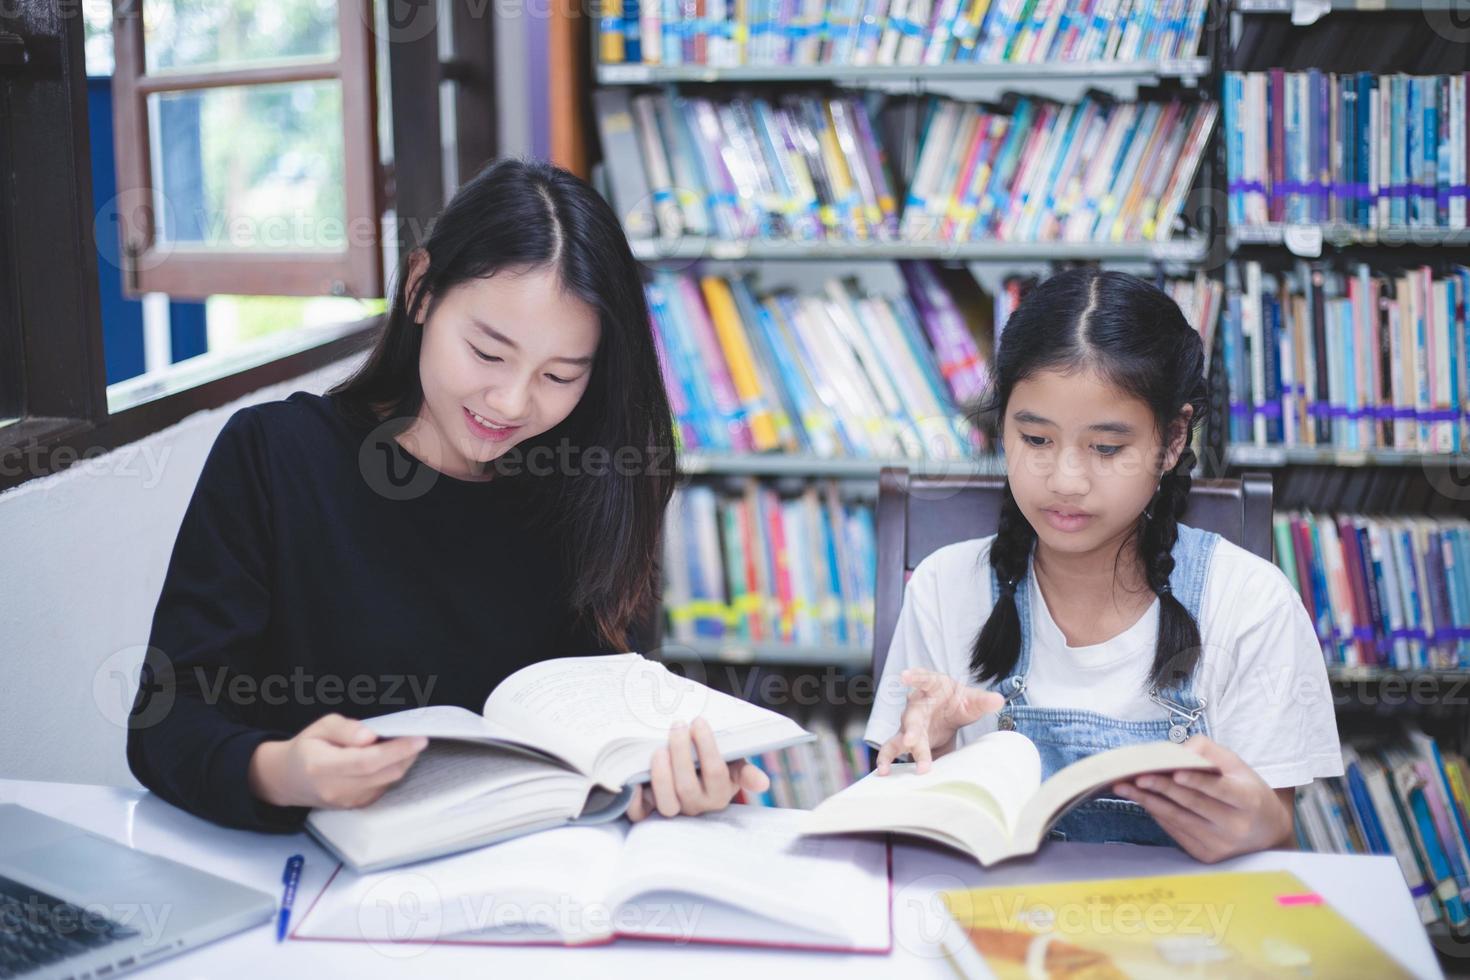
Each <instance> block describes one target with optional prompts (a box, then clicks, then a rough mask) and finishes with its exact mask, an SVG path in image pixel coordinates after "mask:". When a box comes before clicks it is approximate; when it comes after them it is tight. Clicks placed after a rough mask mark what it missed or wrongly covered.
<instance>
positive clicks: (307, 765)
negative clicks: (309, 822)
mask: <svg viewBox="0 0 1470 980" xmlns="http://www.w3.org/2000/svg"><path fill="white" fill-rule="evenodd" d="M428 744H429V740H428V739H427V738H423V737H422V736H419V737H415V738H385V739H379V738H378V735H377V733H376V732H374V731H373V730H372V729H371V728H369V727H368V726H367V725H365V724H363V723H362V722H360V721H358V720H356V719H354V718H347V717H344V716H343V715H339V714H336V713H335V712H334V713H333V714H329V715H323V716H322V717H320V718H318V719H317V720H316V721H314V722H312V723H311V724H310V725H307V726H306V727H305V728H303V729H302V730H301V731H300V732H299V733H298V734H297V735H296V737H295V738H292V739H291V740H289V741H286V742H279V741H277V742H262V743H260V745H258V746H256V749H255V752H254V754H252V755H251V757H250V769H249V780H250V790H251V792H253V793H254V794H255V795H256V796H257V797H258V798H259V799H262V800H264V801H265V802H267V803H272V804H275V805H276V806H309V807H333V808H341V809H351V808H353V807H359V806H366V805H367V804H369V803H372V802H373V801H374V800H376V799H377V798H378V797H380V796H382V795H383V794H384V793H385V792H387V790H388V787H389V786H392V785H393V784H394V783H396V782H398V780H400V779H402V778H403V774H404V773H406V772H408V768H409V766H411V765H413V763H414V760H415V759H417V758H418V756H419V753H420V752H422V751H423V749H424V746H426V745H428Z"/></svg>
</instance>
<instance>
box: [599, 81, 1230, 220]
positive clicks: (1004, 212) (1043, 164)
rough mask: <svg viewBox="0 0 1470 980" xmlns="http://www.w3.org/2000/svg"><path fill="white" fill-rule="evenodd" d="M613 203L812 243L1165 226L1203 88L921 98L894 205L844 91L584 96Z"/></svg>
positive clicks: (653, 216) (1190, 167)
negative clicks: (1190, 93) (909, 172)
mask: <svg viewBox="0 0 1470 980" xmlns="http://www.w3.org/2000/svg"><path fill="white" fill-rule="evenodd" d="M594 100H595V102H596V106H597V117H598V127H599V131H600V133H601V137H602V147H603V154H604V157H605V159H606V161H607V163H608V167H607V173H608V178H609V181H610V184H611V186H610V191H611V195H612V201H613V205H614V207H615V208H616V210H617V211H618V213H619V214H620V215H621V216H622V219H623V222H624V227H625V229H626V231H627V233H628V235H629V237H630V238H632V239H649V238H653V237H655V236H661V237H663V238H668V239H677V238H680V237H682V236H695V237H705V236H707V237H710V238H715V239H720V240H749V239H757V238H765V239H776V240H786V241H795V242H806V243H820V242H824V241H829V242H854V243H862V242H884V241H894V240H902V241H909V242H913V241H918V242H956V243H959V242H974V241H995V240H1000V241H1016V242H1041V241H1066V242H1157V241H1166V240H1168V239H1170V238H1171V237H1172V236H1173V234H1174V230H1175V222H1176V219H1177V218H1178V217H1179V215H1180V213H1181V210H1182V208H1183V205H1184V202H1185V199H1186V197H1187V195H1188V193H1189V191H1190V188H1191V186H1192V184H1193V182H1194V175H1195V172H1196V170H1197V169H1198V167H1199V164H1200V159H1201V156H1202V154H1203V152H1204V149H1205V145H1206V143H1207V142H1208V139H1209V135H1210V131H1211V129H1212V128H1213V126H1214V123H1215V117H1216V114H1217V106H1216V103H1214V102H1212V101H1185V100H1181V99H1171V100H1149V101H1142V102H1119V101H1116V100H1114V99H1112V98H1111V97H1107V96H1102V95H1098V94H1094V93H1089V94H1088V95H1086V96H1085V97H1084V98H1083V99H1082V100H1081V101H1080V102H1077V103H1066V102H1056V101H1052V100H1048V99H1043V98H1039V97H1036V96H1031V95H1017V94H1008V95H1006V96H1005V97H1004V98H1003V99H1001V100H1000V101H999V102H998V103H975V102H958V101H954V100H950V99H944V98H930V99H927V100H925V101H924V102H923V104H922V105H921V107H920V108H921V110H922V115H923V117H924V119H923V122H922V125H921V128H920V133H921V136H920V141H919V145H918V148H917V149H918V153H917V164H916V168H915V172H914V177H913V180H912V182H911V183H910V185H909V187H908V188H907V192H906V194H905V195H904V197H903V200H902V203H901V206H900V203H899V201H898V198H897V196H896V191H895V187H896V186H897V185H896V184H895V182H894V180H893V179H892V177H891V176H890V174H889V172H888V168H887V166H886V164H885V160H886V159H887V155H886V151H885V148H884V147H883V146H881V145H880V144H879V142H878V141H877V139H876V137H875V133H876V132H878V131H879V127H878V126H877V125H876V124H875V121H874V119H873V118H872V117H871V115H870V113H869V110H868V107H867V105H866V104H865V103H864V102H863V101H862V100H860V99H859V98H858V97H856V96H854V95H850V94H849V95H836V96H831V95H814V94H807V95H802V94H796V93H787V94H784V95H782V96H780V97H779V98H778V99H777V100H775V101H774V102H773V101H772V100H770V99H767V98H765V97H760V96H755V97H749V98H746V97H729V98H721V99H714V98H704V97H691V96H684V95H677V94H665V93H644V94H639V95H630V94H629V93H628V92H627V91H625V90H622V89H598V90H597V91H596V92H595V93H594Z"/></svg>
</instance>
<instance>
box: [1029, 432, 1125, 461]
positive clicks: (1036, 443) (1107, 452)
mask: <svg viewBox="0 0 1470 980" xmlns="http://www.w3.org/2000/svg"><path fill="white" fill-rule="evenodd" d="M1021 441H1022V442H1024V443H1025V444H1026V445H1028V446H1031V447H1032V448H1034V449H1040V448H1041V447H1042V446H1044V445H1046V442H1047V439H1046V436H1028V435H1024V434H1023V435H1022V436H1021ZM1092 448H1093V449H1096V450H1097V452H1098V455H1100V456H1116V455H1117V454H1118V453H1119V452H1120V451H1121V450H1122V448H1123V447H1122V446H1093V447H1092Z"/></svg>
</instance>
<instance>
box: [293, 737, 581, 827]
mask: <svg viewBox="0 0 1470 980" xmlns="http://www.w3.org/2000/svg"><path fill="white" fill-rule="evenodd" d="M536 783H545V784H548V785H551V786H557V787H561V786H565V787H566V789H567V791H568V792H570V793H572V794H573V795H575V793H576V792H578V791H579V790H580V792H581V793H582V795H583V797H584V798H585V795H586V791H587V790H588V789H590V786H589V785H588V783H587V780H586V778H585V777H582V776H579V775H578V774H576V773H573V772H569V771H568V770H566V769H563V768H561V767H560V766H558V765H557V764H555V763H553V762H549V761H546V760H542V759H538V758H536V757H534V756H531V755H526V754H524V753H520V752H516V751H513V750H509V749H504V748H500V747H497V746H488V745H475V744H472V743H468V742H459V741H453V740H446V741H443V742H437V741H434V742H430V743H429V745H428V746H427V747H426V748H425V749H424V750H423V751H422V752H420V753H419V756H418V758H417V759H416V760H414V763H413V765H412V766H410V767H409V769H408V772H407V773H405V774H404V776H403V778H402V779H400V780H399V781H398V782H396V783H394V784H393V785H392V786H390V787H388V789H387V790H386V791H385V792H384V793H383V795H382V796H380V797H378V799H377V800H376V801H374V802H373V803H372V804H370V805H369V806H366V807H357V808H352V809H329V808H317V809H315V810H313V811H312V812H311V814H310V818H309V819H310V820H311V822H312V823H313V824H314V825H315V826H316V827H317V828H318V830H320V831H321V832H322V833H323V834H325V835H327V836H329V837H332V838H333V839H334V841H340V842H341V844H342V846H344V848H346V847H353V846H361V845H362V844H365V843H368V842H370V841H371V840H372V838H373V837H374V836H375V835H381V834H386V833H392V834H400V835H404V836H406V837H414V836H415V834H414V829H415V828H417V827H419V826H420V825H422V824H423V823H424V822H425V821H429V820H435V819H437V818H442V817H443V815H444V814H446V813H447V812H449V811H451V810H453V808H455V807H456V806H459V805H462V804H464V803H466V802H467V801H471V800H475V799H478V798H480V797H484V796H487V795H490V794H497V795H498V796H502V797H503V796H505V794H506V793H507V791H509V790H510V789H512V788H513V787H517V786H522V785H530V784H536Z"/></svg>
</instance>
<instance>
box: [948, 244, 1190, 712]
mask: <svg viewBox="0 0 1470 980" xmlns="http://www.w3.org/2000/svg"><path fill="white" fill-rule="evenodd" d="M1204 364H1205V352H1204V344H1203V342H1202V341H1201V340H1200V335H1199V333H1198V332H1197V331H1196V330H1195V329H1194V328H1193V327H1191V326H1190V325H1189V322H1188V321H1187V320H1186V319H1185V318H1184V314H1183V313H1182V312H1181V311H1180V309H1179V305H1178V304H1177V303H1175V302H1174V301H1173V300H1172V299H1170V298H1169V296H1168V295H1167V294H1165V293H1164V292H1163V291H1162V290H1160V289H1158V288H1157V287H1156V286H1153V285H1152V284H1150V283H1149V282H1147V281H1145V280H1143V279H1140V278H1138V277H1137V276H1132V275H1128V274H1126V273H1122V272H1104V271H1101V270H1099V269H1096V268H1093V267H1089V266H1084V267H1079V268H1073V269H1068V270H1067V271H1065V272H1059V273H1057V274H1056V275H1054V276H1052V277H1051V278H1049V279H1047V280H1045V281H1043V282H1042V283H1040V284H1039V285H1037V286H1035V287H1034V288H1033V289H1032V290H1031V291H1030V292H1029V293H1027V294H1026V295H1025V297H1024V298H1023V299H1022V300H1021V302H1020V303H1019V304H1018V305H1017V306H1016V309H1015V310H1014V311H1013V312H1012V313H1011V316H1010V318H1009V319H1008V320H1007V321H1006V324H1005V327H1004V329H1003V330H1002V332H1001V341H1000V347H999V350H997V351H996V357H995V365H994V368H993V371H992V381H991V387H990V389H989V391H988V392H987V394H986V396H985V397H984V399H983V400H982V401H981V402H980V404H979V405H978V406H977V407H976V411H975V414H976V417H977V421H980V422H982V423H989V424H993V425H999V424H1001V423H1003V421H1004V419H1005V412H1006V405H1007V403H1008V402H1009V400H1010V396H1011V391H1012V390H1013V389H1014V388H1015V386H1016V383H1017V382H1019V381H1022V380H1024V379H1025V378H1028V377H1030V376H1032V375H1033V374H1035V373H1037V372H1040V371H1044V370H1048V369H1052V370H1060V371H1073V370H1082V369H1086V370H1091V371H1095V372H1096V373H1098V374H1099V375H1101V376H1102V377H1104V378H1106V379H1108V381H1109V382H1110V383H1112V384H1113V385H1114V386H1115V387H1117V388H1118V389H1119V390H1121V391H1124V392H1126V393H1128V394H1129V395H1132V396H1134V397H1136V398H1138V399H1140V400H1142V401H1143V402H1144V403H1145V404H1147V405H1148V406H1149V408H1150V409H1151V410H1152V411H1153V414H1154V419H1155V422H1156V425H1157V430H1158V433H1159V436H1160V440H1161V442H1162V443H1163V445H1164V446H1165V448H1167V447H1168V446H1169V444H1170V434H1171V433H1175V434H1177V431H1178V428H1177V427H1178V425H1179V424H1180V421H1179V416H1180V414H1181V412H1182V407H1183V406H1184V405H1190V406H1192V408H1193V411H1192V412H1191V414H1190V416H1189V419H1188V421H1187V423H1184V427H1185V434H1184V449H1183V451H1182V452H1181V453H1180V455H1179V459H1178V460H1177V462H1176V463H1175V464H1174V466H1173V467H1172V468H1171V469H1169V470H1168V471H1167V472H1164V473H1161V474H1160V480H1159V487H1158V489H1157V490H1156V491H1155V492H1154V496H1153V499H1152V500H1150V501H1149V504H1148V507H1147V508H1145V510H1144V512H1143V513H1142V514H1140V515H1139V517H1138V523H1137V526H1136V527H1135V529H1134V532H1133V534H1132V535H1130V536H1129V538H1128V539H1127V540H1126V541H1125V542H1124V547H1125V548H1126V547H1127V545H1128V544H1129V543H1136V545H1137V549H1138V557H1139V558H1140V559H1141V561H1142V564H1143V569H1144V574H1145V576H1146V578H1147V581H1148V585H1149V588H1151V589H1152V590H1153V591H1154V592H1156V593H1158V594H1159V637H1158V643H1157V645H1156V646H1155V649H1154V662H1153V668H1152V669H1151V670H1150V671H1149V682H1150V683H1151V684H1155V685H1157V684H1162V683H1168V682H1170V681H1172V680H1175V679H1177V678H1181V677H1184V676H1187V675H1188V674H1189V672H1190V671H1192V670H1193V669H1194V665H1195V663H1196V661H1197V660H1198V659H1199V646H1200V634H1199V625H1198V624H1197V623H1196V622H1195V621H1194V617H1193V616H1191V615H1190V614H1189V610H1188V609H1186V608H1184V604H1183V603H1181V602H1180V601H1179V599H1178V598H1177V597H1176V596H1174V594H1173V593H1172V592H1171V591H1170V590H1169V588H1168V585H1169V574H1170V573H1171V572H1172V571H1173V570H1174V556H1173V549H1174V543H1175V541H1176V540H1177V539H1178V536H1179V518H1180V517H1181V516H1182V515H1183V514H1184V509H1185V507H1186V505H1187V504H1188V502H1189V487H1190V482H1191V478H1190V470H1191V469H1192V468H1193V466H1194V461H1195V456H1194V451H1193V449H1191V448H1190V445H1189V444H1190V441H1191V439H1192V438H1193V435H1194V430H1195V427H1196V426H1198V425H1199V424H1200V423H1201V422H1202V421H1203V420H1204V418H1205V415H1206V413H1207V412H1208V410H1209V392H1208V387H1207V385H1208V382H1207V381H1206V379H1205V373H1204ZM1035 542H1036V529H1035V528H1033V527H1032V526H1031V523H1030V522H1029V521H1028V520H1027V519H1026V517H1025V515H1024V514H1022V513H1021V508H1020V506H1019V505H1018V504H1017V503H1016V499H1015V497H1013V496H1012V495H1011V486H1010V481H1009V480H1007V481H1006V486H1005V496H1004V498H1003V501H1002V504H1001V512H1000V522H999V526H998V527H997V529H996V534H995V540H994V542H993V543H992V544H991V546H990V567H991V568H992V569H993V570H994V571H995V577H996V581H997V582H998V583H999V584H1000V597H999V599H998V600H997V601H996V603H995V607H994V608H993V609H992V611H991V613H990V618H989V619H987V620H986V622H985V626H984V627H983V628H982V629H981V630H980V633H979V635H977V636H976V638H975V645H974V648H973V650H972V652H971V655H970V670H971V672H972V674H973V675H974V677H975V679H976V680H977V681H985V680H998V679H1000V678H1003V677H1006V676H1008V675H1009V674H1010V672H1011V671H1012V670H1014V669H1015V666H1016V661H1017V659H1019V657H1020V655H1021V621H1020V615H1019V613H1018V612H1017V609H1016V588H1017V586H1018V585H1019V584H1020V582H1021V579H1022V578H1023V577H1024V576H1025V574H1026V563H1027V559H1028V558H1029V557H1030V554H1031V549H1032V547H1033V546H1034V545H1035ZM1119 553H1120V555H1121V553H1122V551H1121V549H1120V552H1119ZM1114 564H1115V568H1116V558H1115V562H1114Z"/></svg>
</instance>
